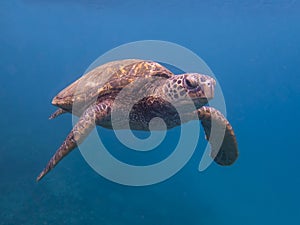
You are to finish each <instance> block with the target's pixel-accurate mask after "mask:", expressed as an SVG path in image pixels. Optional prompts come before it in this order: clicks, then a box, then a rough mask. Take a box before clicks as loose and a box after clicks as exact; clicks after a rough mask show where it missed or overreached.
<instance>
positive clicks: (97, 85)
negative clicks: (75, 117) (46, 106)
mask: <svg viewBox="0 0 300 225" xmlns="http://www.w3.org/2000/svg"><path fill="white" fill-rule="evenodd" d="M151 76H160V77H165V78H170V77H172V76H174V74H173V73H172V72H171V71H169V70H168V69H167V68H165V67H164V66H162V65H160V64H159V63H156V62H153V61H146V60H139V59H126V60H119V61H113V62H109V63H106V64H104V65H101V66H98V67H96V68H95V69H93V70H91V71H89V72H87V73H86V74H84V75H83V76H82V77H80V78H79V79H78V80H76V81H75V82H73V83H72V84H70V85H69V86H68V87H66V88H65V89H63V90H62V91H61V92H60V93H59V94H58V95H56V96H55V97H54V98H53V100H52V104H53V105H55V106H58V107H60V108H62V109H64V110H66V111H71V110H72V106H73V104H74V102H76V104H79V105H81V104H82V105H88V104H89V102H90V101H92V100H93V99H95V98H96V97H100V96H104V95H108V94H112V93H114V92H119V91H120V90H121V89H122V88H123V87H125V86H126V85H128V84H129V83H131V82H133V81H134V80H135V79H137V78H139V77H145V78H146V77H151Z"/></svg>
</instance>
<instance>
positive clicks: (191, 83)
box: [184, 78, 198, 89]
mask: <svg viewBox="0 0 300 225" xmlns="http://www.w3.org/2000/svg"><path fill="white" fill-rule="evenodd" d="M184 81H185V84H186V87H187V88H188V89H194V88H196V87H198V82H197V80H196V79H195V78H185V80H184Z"/></svg>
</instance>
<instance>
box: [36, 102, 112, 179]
mask: <svg viewBox="0 0 300 225" xmlns="http://www.w3.org/2000/svg"><path fill="white" fill-rule="evenodd" d="M108 113H110V107H107V105H105V104H103V105H101V104H100V105H92V106H90V107H89V108H88V109H86V111H85V112H84V113H83V114H82V116H81V117H80V118H79V121H78V122H77V124H76V125H75V126H74V127H73V129H72V131H71V132H70V133H69V135H68V136H67V138H66V140H65V141H64V143H63V144H62V145H61V146H60V147H59V149H58V150H57V151H56V153H55V154H54V155H53V156H52V158H51V159H50V161H49V162H48V164H47V166H46V167H45V169H44V170H43V171H42V172H41V173H40V175H39V176H38V177H37V179H36V180H37V181H39V180H41V179H42V178H43V177H44V176H45V175H46V174H47V173H48V172H49V171H50V170H52V169H53V168H54V167H55V166H56V165H57V164H58V162H59V161H60V160H61V159H62V158H63V157H65V156H66V155H67V154H68V153H69V152H71V151H72V150H73V149H74V148H76V147H77V146H78V145H79V144H80V143H82V142H83V141H84V139H85V138H86V137H87V135H88V134H89V133H90V132H91V131H92V130H93V128H94V127H95V123H96V122H97V121H99V120H101V119H102V118H104V117H105V116H107V114H108Z"/></svg>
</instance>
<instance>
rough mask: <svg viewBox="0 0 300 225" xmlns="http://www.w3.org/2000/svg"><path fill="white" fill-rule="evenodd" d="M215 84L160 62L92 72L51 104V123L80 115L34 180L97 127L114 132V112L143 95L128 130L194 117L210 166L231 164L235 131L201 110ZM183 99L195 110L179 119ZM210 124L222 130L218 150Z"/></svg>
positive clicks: (133, 61)
mask: <svg viewBox="0 0 300 225" xmlns="http://www.w3.org/2000/svg"><path fill="white" fill-rule="evenodd" d="M154 78H155V79H154ZM106 79H107V80H106ZM138 80H140V81H139V82H138V83H137V84H138V85H135V88H133V89H132V90H131V89H130V85H131V84H133V83H135V82H136V81H138ZM215 84H216V82H215V80H214V79H213V78H211V77H209V76H207V75H203V74H198V73H186V74H180V75H174V74H173V73H172V72H171V71H169V70H168V69H167V68H165V67H164V66H162V65H160V64H159V63H156V62H153V61H148V60H139V59H128V60H120V61H114V62H110V63H107V64H104V65H102V66H99V67H96V68H95V69H93V70H91V71H89V72H88V73H86V74H85V75H83V76H82V77H81V78H79V79H78V80H76V81H75V82H74V83H72V84H71V85H69V86H68V87H66V88H65V89H64V90H62V91H61V92H60V93H59V94H58V95H57V96H55V97H54V99H53V100H52V104H53V105H55V106H57V107H58V110H57V111H56V112H54V113H53V114H52V115H51V116H50V119H53V118H55V117H57V116H59V115H61V114H63V113H72V114H75V115H76V116H79V120H78V122H77V124H76V125H75V126H74V127H73V129H72V131H71V132H70V133H69V135H68V136H67V138H66V139H65V141H64V142H63V144H62V145H61V146H60V147H59V149H58V150H57V152H56V153H55V154H54V155H53V157H52V158H51V159H50V161H49V162H48V164H47V165H46V167H45V169H44V170H43V171H42V172H41V173H40V175H39V176H38V177H37V181H39V180H41V179H42V178H43V177H44V176H45V175H46V174H47V173H48V172H49V171H50V170H51V169H53V168H54V167H55V166H56V165H57V163H58V162H59V161H60V160H61V159H62V158H63V157H64V156H66V155H67V154H68V153H69V152H71V151H72V150H73V149H75V148H76V147H77V146H78V145H79V144H80V143H82V142H83V141H84V139H85V137H86V136H87V135H88V134H89V133H90V132H91V130H92V129H93V128H94V127H95V125H99V126H102V127H105V128H109V129H113V128H112V121H111V114H112V111H113V110H115V111H118V112H122V111H124V108H126V107H125V106H126V105H127V103H128V101H130V98H131V97H132V96H133V95H135V96H145V93H146V97H141V99H140V100H139V101H138V102H137V103H136V104H134V105H133V107H132V109H131V111H130V113H129V124H130V128H131V129H132V130H146V131H147V130H149V121H150V120H151V119H152V118H154V117H160V118H162V119H163V120H164V121H165V124H166V128H167V129H170V128H173V127H175V126H179V125H181V124H183V123H186V122H188V121H190V120H192V119H194V118H195V117H196V118H197V119H199V120H201V124H202V126H203V127H204V131H205V134H206V138H207V140H208V141H209V142H210V144H211V149H212V151H211V156H212V157H213V158H214V161H215V162H217V163H218V164H220V165H231V164H232V163H234V162H235V160H236V159H237V157H238V148H237V141H236V137H235V134H234V132H233V129H232V127H231V125H230V124H229V122H228V121H227V119H226V118H225V117H224V116H223V115H222V114H221V113H220V112H219V111H218V110H217V109H214V108H212V107H209V106H205V105H206V104H207V103H208V101H209V100H210V99H212V98H213V97H214V87H215ZM125 87H126V88H127V89H128V90H129V91H128V92H127V95H126V96H125V97H123V99H121V101H120V99H119V100H118V103H116V104H114V103H115V102H116V98H117V96H118V94H120V92H121V90H123V89H124V88H125ZM128 87H129V88H128ZM136 87H138V88H136ZM187 97H188V99H190V101H191V102H192V103H193V104H194V109H195V110H194V111H192V112H190V111H186V112H185V113H184V115H180V116H179V115H178V112H177V110H176V108H178V107H181V109H185V107H186V106H187V104H190V102H187V101H186V99H187ZM171 103H172V104H171ZM186 108H189V107H186ZM122 121H123V119H122V118H120V120H119V121H117V125H118V127H119V128H120V129H122ZM212 121H213V122H215V123H214V124H217V126H216V127H217V128H216V130H217V132H219V131H223V134H224V135H223V136H224V139H223V141H222V142H221V144H219V145H218V144H215V142H214V141H213V140H211V139H213V138H210V135H211V130H212V129H211V127H212ZM118 123H119V124H118ZM114 128H115V127H114Z"/></svg>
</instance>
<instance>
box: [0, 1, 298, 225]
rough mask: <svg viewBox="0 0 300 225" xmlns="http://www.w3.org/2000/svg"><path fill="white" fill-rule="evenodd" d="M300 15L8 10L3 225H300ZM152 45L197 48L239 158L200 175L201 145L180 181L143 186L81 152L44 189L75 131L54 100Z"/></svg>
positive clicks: (1, 39)
mask: <svg viewBox="0 0 300 225" xmlns="http://www.w3.org/2000/svg"><path fill="white" fill-rule="evenodd" d="M299 11H300V4H299V2H298V1H293V0H290V1H284V0H274V1H269V0H254V1H237V0H231V1H215V0H213V1H196V0H186V1H178V0H175V1H169V2H163V1H158V0H151V1H136V0H129V1H117V0H113V1H97V0H86V1H83V0H81V1H80V0H77V1H76V0H75V1H70V0H63V1H50V0H49V1H47V0H43V1H37V0H19V1H17V0H12V1H1V2H0V29H1V34H0V52H1V55H0V74H1V76H0V85H1V88H0V102H1V117H0V125H1V135H0V140H1V147H0V224H103V225H108V224H109V225H112V224H114V225H119V224H122V225H126V224H130V225H133V224H149V225H150V224H151V225H153V224H163V225H166V224H170V225H175V224H189V225H199V224H204V225H229V224H230V225H240V224H244V225H247V224H249V225H250V224H251V225H253V224H255V225H260V224H273V225H276V224H300V206H299V201H300V195H299V189H300V176H299V171H300V164H299V160H298V159H299V157H300V153H299V127H300V122H299V118H298V116H299V110H300V104H299V98H300V76H299V74H300V69H299V65H300V45H299V40H300V23H299V21H300V20H299V19H300V13H299ZM149 39H152V40H164V41H170V42H174V43H177V44H179V45H182V46H185V47H186V48H189V49H190V50H192V51H193V52H195V53H196V54H197V55H199V56H200V57H202V58H203V59H204V60H205V61H206V63H207V64H208V65H209V66H210V68H211V69H212V70H213V72H214V74H215V75H216V76H217V78H218V81H219V82H220V83H221V85H222V90H223V94H224V96H225V99H226V106H227V117H228V119H229V120H230V122H231V124H232V126H233V127H234V129H235V133H236V135H237V138H238V143H239V149H240V157H239V159H238V161H237V162H236V163H235V164H234V165H233V166H231V167H227V168H224V167H221V166H218V165H216V164H213V165H211V166H210V167H209V168H208V169H207V170H205V171H204V172H201V173H200V172H199V171H198V170H197V168H198V163H199V160H200V158H201V155H202V149H201V147H203V146H204V143H205V140H204V138H202V142H203V143H200V144H199V146H198V147H199V149H198V150H196V152H195V154H194V155H193V157H192V159H191V160H190V161H189V162H188V164H187V165H186V166H185V167H184V168H183V169H182V170H181V171H180V172H179V173H177V174H176V175H175V176H173V177H171V178H170V179H168V180H166V181H164V182H162V183H159V184H155V185H152V186H146V187H131V186H123V185H120V184H116V183H113V182H111V181H108V180H107V179H105V178H103V177H101V176H99V175H98V174H97V173H95V172H94V171H93V170H92V169H91V168H90V167H89V166H88V164H87V163H86V162H85V161H84V159H83V158H82V156H81V154H80V152H79V151H78V150H74V151H73V152H72V153H71V154H70V155H69V156H68V157H66V158H65V159H63V161H62V162H61V163H60V164H59V165H58V166H57V167H56V168H55V169H54V170H53V171H52V172H51V173H50V174H48V175H47V176H46V177H45V178H44V179H43V180H42V181H41V182H39V183H36V182H35V178H36V176H37V175H38V173H39V172H40V170H41V169H42V168H43V167H44V166H45V164H46V163H47V161H48V160H49V159H50V157H51V156H52V154H53V153H54V152H55V150H56V149H57V147H58V146H59V145H60V144H61V142H62V141H63V140H64V138H65V137H66V135H67V134H68V132H69V131H70V129H71V127H72V122H71V120H72V118H71V116H70V115H63V116H61V117H60V118H57V119H56V120H53V121H49V120H48V116H49V115H50V114H51V113H52V112H53V111H54V110H55V108H54V107H53V106H52V105H51V104H50V103H51V99H52V98H53V96H55V95H56V94H57V93H58V92H59V91H60V90H61V89H63V88H64V87H65V86H66V85H68V84H69V83H70V82H72V81H74V80H75V79H77V78H78V77H80V76H81V75H82V73H83V72H84V71H85V69H86V68H87V66H88V65H89V64H90V63H92V62H93V61H94V60H95V59H96V58H97V57H98V56H100V55H102V54H103V53H105V52H106V51H108V50H110V49H112V48H114V47H117V46H119V45H121V44H125V43H128V42H132V41H139V40H149ZM101 131H102V132H103V137H104V139H105V140H106V142H107V143H108V144H109V140H110V138H112V135H113V133H112V132H111V131H107V130H104V129H102V130H101ZM177 131H178V130H174V131H170V132H171V133H170V135H171V137H173V139H172V138H171V139H170V143H169V146H172V145H173V142H172V140H175V141H176V139H177V138H178V132H177ZM172 135H173V136H172ZM168 140H169V139H168ZM114 146H115V149H118V147H119V148H121V147H122V146H119V145H118V144H115V145H114ZM167 146H168V145H167ZM166 148H167V147H166ZM167 153H170V151H169V150H168V152H167ZM116 154H117V153H116ZM122 154H123V153H122ZM166 155H167V154H166V153H163V156H166Z"/></svg>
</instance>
